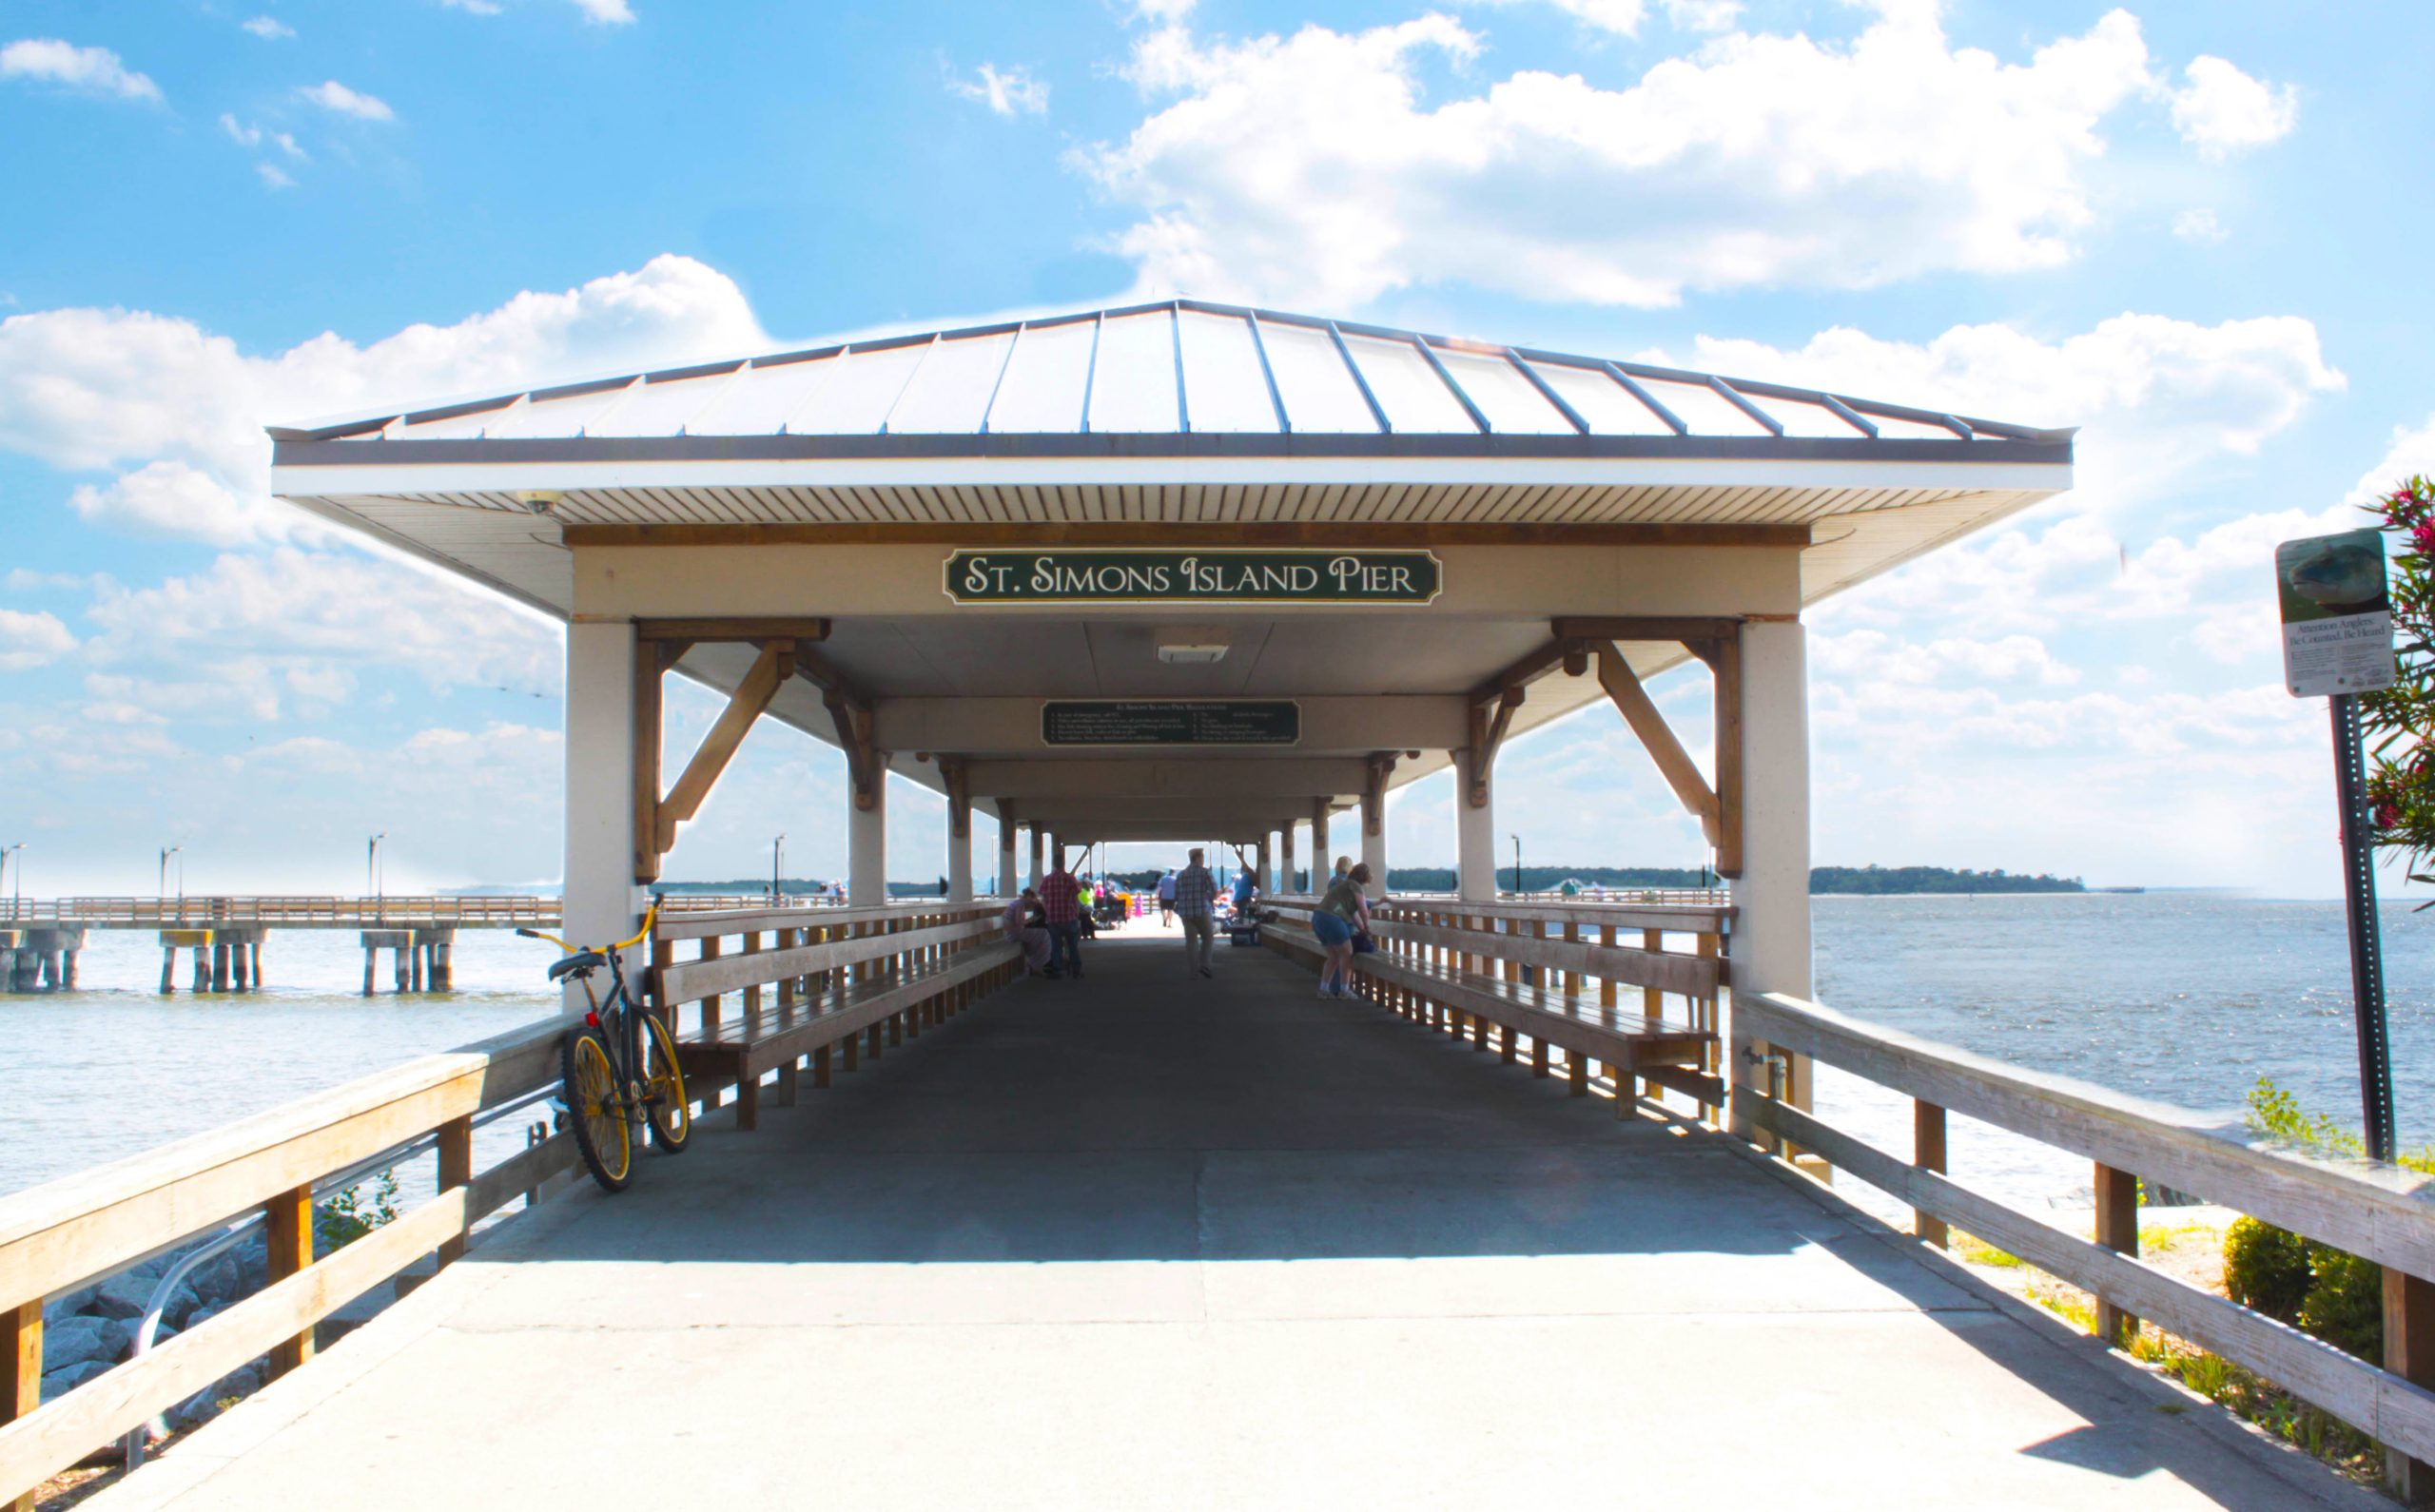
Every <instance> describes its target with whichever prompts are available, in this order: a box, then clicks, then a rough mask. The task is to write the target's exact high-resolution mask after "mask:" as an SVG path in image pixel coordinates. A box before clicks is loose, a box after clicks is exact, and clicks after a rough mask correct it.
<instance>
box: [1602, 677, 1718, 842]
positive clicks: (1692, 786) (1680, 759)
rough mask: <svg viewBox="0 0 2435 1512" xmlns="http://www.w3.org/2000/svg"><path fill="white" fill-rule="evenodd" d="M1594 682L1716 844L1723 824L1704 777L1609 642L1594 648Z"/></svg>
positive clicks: (1644, 689) (1715, 799) (1639, 682)
mask: <svg viewBox="0 0 2435 1512" xmlns="http://www.w3.org/2000/svg"><path fill="white" fill-rule="evenodd" d="M1598 682H1599V685H1600V686H1601V687H1603V688H1606V689H1607V697H1608V698H1609V699H1611V700H1613V702H1614V705H1615V708H1616V711H1617V712H1619V713H1621V714H1622V715H1623V716H1624V723H1625V724H1627V725H1628V726H1630V727H1631V730H1632V733H1633V734H1635V735H1637V736H1639V737H1640V743H1641V746H1643V748H1645V749H1646V750H1647V752H1648V754H1649V759H1650V760H1652V761H1654V762H1655V763H1657V770H1658V772H1659V773H1660V774H1661V775H1662V776H1664V777H1665V779H1666V785H1668V786H1670V787H1672V788H1673V789H1674V796H1675V797H1677V798H1679V799H1681V800H1682V801H1683V806H1684V807H1685V808H1686V809H1688V810H1690V811H1691V813H1692V814H1693V816H1695V817H1696V818H1697V819H1698V820H1699V822H1700V829H1701V831H1702V832H1703V833H1704V834H1705V835H1706V836H1707V842H1708V843H1709V844H1710V845H1715V844H1717V843H1719V841H1720V840H1722V839H1723V834H1722V827H1723V826H1722V824H1720V820H1719V814H1718V807H1717V797H1716V794H1715V792H1714V791H1713V790H1711V789H1710V788H1709V786H1708V784H1707V779H1706V778H1704V777H1703V776H1701V775H1700V768H1699V766H1697V765H1696V764H1694V763H1693V762H1692V760H1691V757H1690V753H1689V752H1687V751H1685V750H1684V749H1683V743H1682V742H1681V741H1679V740H1676V739H1675V738H1674V731H1673V729H1672V727H1669V726H1668V725H1667V724H1666V716H1665V715H1664V714H1661V713H1659V712H1658V709H1657V705H1656V704H1655V703H1653V702H1651V701H1650V699H1649V696H1648V689H1646V688H1643V687H1642V686H1641V681H1640V677H1639V675H1638V674H1637V673H1635V672H1634V671H1633V670H1632V669H1631V664H1630V663H1629V662H1627V661H1626V660H1625V659H1624V653H1623V651H1622V650H1621V649H1619V648H1617V647H1616V646H1615V645H1614V644H1613V643H1612V642H1607V643H1606V644H1604V645H1601V646H1600V647H1599V648H1598Z"/></svg>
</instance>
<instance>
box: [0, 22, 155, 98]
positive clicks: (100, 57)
mask: <svg viewBox="0 0 2435 1512" xmlns="http://www.w3.org/2000/svg"><path fill="white" fill-rule="evenodd" d="M0 79H32V80H35V81H37V82H40V83H44V84H55V85H59V86H61V87H65V88H69V89H79V90H83V91H84V92H86V93H88V94H107V95H115V96H117V97H118V98H119V99H122V100H150V101H152V102H154V103H155V104H157V103H159V101H160V99H161V87H160V86H159V85H157V84H154V83H153V82H152V81H151V80H150V79H148V78H146V76H144V75H143V74H140V73H137V72H136V71H135V70H134V69H132V68H128V67H127V65H126V64H125V63H124V62H122V61H121V60H120V58H119V55H118V54H117V53H115V52H112V51H111V50H110V49H109V48H80V47H77V46H75V45H74V44H72V43H68V42H62V41H60V40H59V39H58V38H56V37H28V38H25V39H24V40H22V41H18V42H11V43H10V44H9V45H8V46H7V47H0Z"/></svg>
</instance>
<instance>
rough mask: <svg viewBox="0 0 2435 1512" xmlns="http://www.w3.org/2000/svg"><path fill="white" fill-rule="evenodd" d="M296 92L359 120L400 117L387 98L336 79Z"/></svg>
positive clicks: (331, 110) (394, 118)
mask: <svg viewBox="0 0 2435 1512" xmlns="http://www.w3.org/2000/svg"><path fill="white" fill-rule="evenodd" d="M296 93H297V95H298V96H299V97H300V98H302V99H305V100H310V101H311V102H313V103H314V104H315V105H318V106H320V107H321V108H322V109H324V110H327V111H330V112H332V113H333V114H336V115H347V116H353V117H355V118H356V119H357V120H359V121H395V120H396V119H397V118H398V112H396V111H395V110H392V109H390V108H389V102H387V101H386V100H383V99H381V98H380V96H379V95H372V94H364V93H362V92H360V91H359V90H355V89H350V88H348V87H346V86H345V85H343V84H341V83H339V82H338V81H337V80H336V79H325V80H323V81H322V82H321V83H320V84H315V85H307V86H305V87H302V88H300V89H298V90H297V91H296Z"/></svg>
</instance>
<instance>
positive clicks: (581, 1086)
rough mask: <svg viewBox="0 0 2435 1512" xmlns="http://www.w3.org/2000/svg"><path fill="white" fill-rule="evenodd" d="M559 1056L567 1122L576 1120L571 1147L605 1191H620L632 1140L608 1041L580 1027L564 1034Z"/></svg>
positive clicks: (630, 1165)
mask: <svg viewBox="0 0 2435 1512" xmlns="http://www.w3.org/2000/svg"><path fill="white" fill-rule="evenodd" d="M558 1058H559V1060H560V1062H561V1065H562V1070H563V1074H564V1076H565V1077H566V1088H565V1095H566V1100H567V1122H568V1123H570V1124H572V1125H574V1126H575V1148H576V1149H577V1150H580V1151H582V1152H583V1163H584V1164H585V1165H587V1166H590V1167H591V1168H592V1179H593V1180H594V1181H597V1182H599V1183H600V1185H601V1187H602V1188H603V1189H604V1190H606V1191H609V1192H623V1191H624V1190H625V1188H626V1182H627V1181H628V1180H629V1179H630V1178H631V1177H632V1176H633V1173H634V1141H633V1132H632V1131H631V1130H630V1129H629V1128H628V1127H627V1123H626V1098H625V1095H624V1094H623V1093H621V1092H620V1091H619V1090H618V1086H617V1073H616V1069H615V1067H614V1065H613V1064H612V1063H611V1061H610V1059H609V1046H608V1043H607V1042H606V1041H605V1040H603V1039H602V1038H601V1037H600V1035H599V1032H598V1031H596V1030H592V1029H578V1030H576V1031H575V1033H573V1034H571V1035H569V1036H567V1038H566V1044H565V1046H564V1047H563V1048H562V1049H561V1050H560V1051H559V1053H558Z"/></svg>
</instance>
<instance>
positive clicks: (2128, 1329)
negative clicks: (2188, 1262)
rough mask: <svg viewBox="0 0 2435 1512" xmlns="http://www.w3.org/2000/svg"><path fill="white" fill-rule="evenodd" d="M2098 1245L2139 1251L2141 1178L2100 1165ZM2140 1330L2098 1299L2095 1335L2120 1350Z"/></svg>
mask: <svg viewBox="0 0 2435 1512" xmlns="http://www.w3.org/2000/svg"><path fill="white" fill-rule="evenodd" d="M2096 1242H2097V1243H2099V1244H2101V1245H2103V1246H2105V1247H2106V1248H2107V1249H2108V1250H2113V1251H2114V1253H2116V1254H2130V1255H2135V1254H2137V1253H2138V1252H2139V1178H2138V1177H2136V1176H2134V1175H2133V1174H2131V1173H2129V1172H2127V1171H2116V1170H2115V1169H2114V1168H2113V1167H2112V1166H2109V1165H2106V1164H2104V1163H2103V1162H2101V1161H2100V1162H2099V1163H2098V1164H2097V1167H2096ZM2138 1331H2139V1320H2138V1319H2137V1318H2134V1317H2133V1316H2132V1315H2131V1314H2130V1313H2128V1312H2125V1311H2123V1310H2122V1309H2121V1308H2117V1307H2115V1306H2114V1304H2113V1303H2111V1302H2108V1301H2107V1300H2106V1299H2105V1298H2103V1297H2099V1298H2097V1299H2096V1335H2097V1337H2098V1338H2100V1339H2103V1340H2104V1341H2105V1342H2106V1345H2107V1347H2110V1348H2119V1347H2122V1341H2123V1340H2124V1338H2125V1337H2127V1336H2128V1335H2130V1334H2133V1333H2136V1332H2138Z"/></svg>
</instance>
